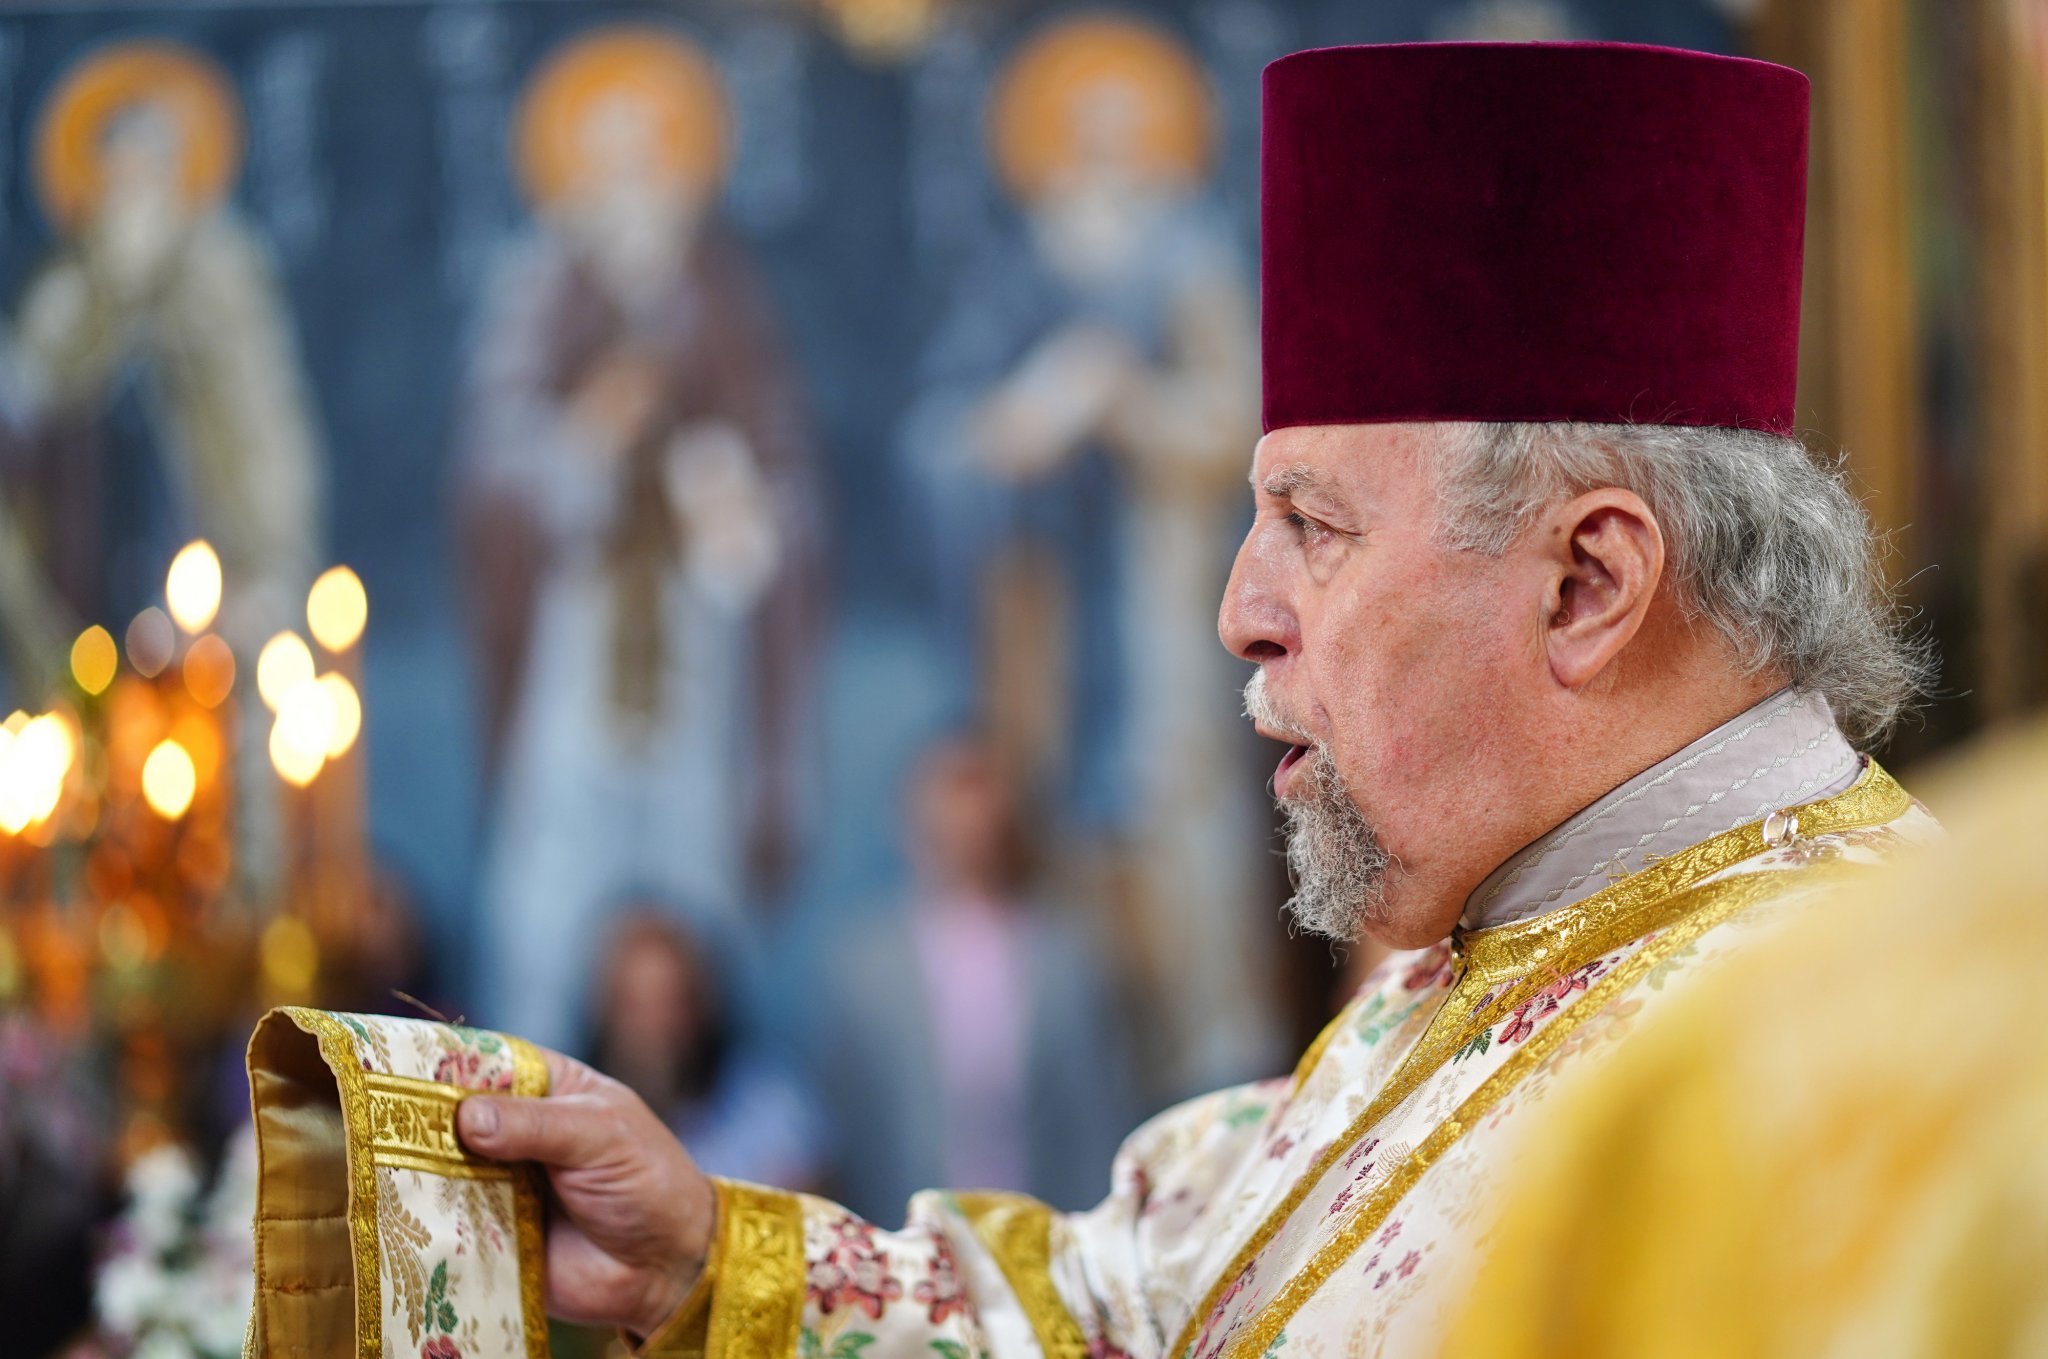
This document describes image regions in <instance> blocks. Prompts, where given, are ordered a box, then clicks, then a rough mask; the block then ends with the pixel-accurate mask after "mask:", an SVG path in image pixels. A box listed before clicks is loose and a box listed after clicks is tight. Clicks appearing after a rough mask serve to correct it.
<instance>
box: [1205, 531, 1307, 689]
mask: <svg viewBox="0 0 2048 1359" xmlns="http://www.w3.org/2000/svg"><path fill="white" fill-rule="evenodd" d="M1265 527H1266V526H1265V525H1263V524H1254V525H1253V526H1252V531H1251V532H1250V533H1249V534H1247V535H1245V540H1244V544H1243V545H1242V546H1241V547H1239V548H1238V550H1237V560H1236V561H1235V562H1233V563H1232V564H1231V567H1230V583H1229V584H1228V585H1226V586H1224V587H1223V607H1222V608H1221V609H1220V610H1218V611H1217V615H1216V634H1217V636H1219V637H1221V638H1222V639H1223V645H1224V647H1225V648H1226V649H1227V650H1228V651H1229V652H1230V654H1231V655H1233V656H1235V657H1237V658H1238V659H1239V660H1245V661H1253V662H1265V661H1272V660H1278V659H1279V658H1280V657H1282V656H1287V655H1291V654H1293V653H1294V652H1297V651H1299V650H1300V649H1301V629H1300V627H1299V625H1298V623H1297V621H1296V619H1295V616H1294V610H1293V609H1292V608H1290V607H1289V606H1288V603H1287V596H1286V592H1285V590H1284V589H1283V576H1284V572H1283V571H1282V570H1281V568H1280V566H1279V564H1278V563H1277V562H1274V561H1273V560H1271V559H1270V557H1269V556H1268V555H1267V554H1266V553H1265V552H1264V551H1262V550H1261V549H1262V548H1265V547H1266V546H1267V544H1266V543H1265V542H1264V541H1263V539H1264V536H1265V535H1264V533H1263V530H1264V528H1265Z"/></svg>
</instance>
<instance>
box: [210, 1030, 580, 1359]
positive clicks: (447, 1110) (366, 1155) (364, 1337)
mask: <svg viewBox="0 0 2048 1359" xmlns="http://www.w3.org/2000/svg"><path fill="white" fill-rule="evenodd" d="M373 1022H391V1023H413V1022H414V1021H409V1020H407V1021H376V1020H373ZM352 1023H355V1024H359V1023H360V1017H354V1016H342V1015H336V1014H331V1013H329V1012H327V1011H323V1010H311V1009H303V1008H300V1007H297V1006H287V1007H284V1008H281V1009H276V1010H272V1011H271V1012H270V1013H269V1014H268V1015H266V1016H264V1018H263V1020H262V1021H261V1023H259V1024H258V1025H257V1028H256V1032H255V1034H254V1035H253V1036H252V1037H251V1038H250V1041H249V1066H248V1069H249V1086H250V1097H251V1105H252V1110H253V1117H254V1122H255V1127H256V1139H257V1156H258V1164H259V1167H260V1168H259V1172H258V1175H257V1199H256V1212H255V1220H254V1230H255V1248H256V1268H255V1298H254V1302H253V1305H252V1307H251V1310H250V1315H249V1326H248V1331H247V1334H246V1338H245V1340H244V1343H243V1355H244V1359H264V1356H269V1355H292V1356H297V1357H298V1359H385V1355H386V1345H385V1335H384V1325H385V1318H386V1306H385V1305H386V1303H387V1301H388V1299H387V1298H386V1296H385V1293H384V1287H383V1285H384V1275H385V1268H384V1258H385V1244H384V1242H383V1241H382V1239H381V1236H380V1230H381V1229H380V1215H381V1214H382V1213H384V1212H387V1211H389V1210H391V1209H392V1207H393V1206H394V1205H392V1204H390V1203H387V1202H385V1201H384V1200H383V1198H382V1197H381V1196H382V1189H381V1187H380V1184H379V1181H378V1175H377V1172H378V1170H379V1169H380V1168H383V1169H393V1170H414V1171H419V1172H421V1173H423V1174H427V1175H434V1176H439V1177H441V1178H442V1179H445V1180H455V1181H488V1182H491V1183H492V1184H493V1185H494V1186H496V1185H498V1184H501V1183H502V1184H504V1185H505V1187H506V1191H507V1192H509V1194H510V1195H511V1202H512V1230H513V1235H514V1237H515V1239H516V1249H517V1260H518V1272H519V1299H518V1304H519V1322H520V1327H521V1339H522V1340H523V1342H524V1348H525V1352H526V1356H527V1359H546V1356H547V1352H548V1351H547V1345H548V1332H547V1313H546V1294H545V1283H544V1280H543V1278H542V1272H541V1271H542V1256H543V1253H544V1249H545V1243H544V1241H543V1240H542V1227H541V1220H542V1219H541V1213H542V1210H541V1199H540V1185H539V1179H538V1175H539V1172H538V1170H537V1169H536V1168H534V1167H530V1166H512V1165H505V1164H501V1163H498V1162H493V1161H487V1160H484V1159H482V1158H480V1157H477V1156H474V1155H472V1154H471V1153H470V1152H469V1151H468V1150H467V1149H465V1148H464V1147H463V1145H462V1142H461V1140H460V1138H459V1137H458V1136H457V1135H456V1131H455V1109H456V1106H457V1105H458V1104H460V1103H461V1102H462V1101H463V1100H464V1099H467V1098H468V1097H469V1096H470V1095H472V1094H475V1093H477V1092H476V1091H474V1090H470V1089H467V1088H464V1087H460V1086H455V1085H450V1084H447V1083H444V1082H441V1081H432V1080H422V1079H419V1078H416V1077H411V1076H400V1075H394V1074H391V1073H388V1072H382V1071H375V1070H368V1069H366V1068H365V1066H364V1051H363V1049H362V1048H361V1047H359V1045H358V1036H357V1031H356V1030H352V1029H351V1027H350V1025H351V1024H352ZM501 1037H502V1038H503V1041H504V1043H505V1045H506V1047H507V1049H508V1050H509V1052H510V1054H511V1061H512V1079H511V1084H510V1088H509V1089H508V1090H506V1091H505V1093H507V1094H512V1095H521V1096H527V1097H537V1096H540V1095H545V1094H546V1093H547V1091H548V1071H547V1064H546V1062H545V1060H544V1059H543V1058H542V1057H541V1054H540V1051H539V1049H537V1048H535V1047H533V1046H532V1045H531V1044H528V1043H526V1042H524V1041H522V1040H520V1039H517V1038H512V1037H509V1036H502V1035H501ZM399 1347H400V1348H406V1346H404V1345H400V1346H399Z"/></svg>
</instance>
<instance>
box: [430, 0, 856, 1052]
mask: <svg viewBox="0 0 2048 1359" xmlns="http://www.w3.org/2000/svg"><path fill="white" fill-rule="evenodd" d="M514 145H515V149H516V155H517V160H518V166H519V170H520V174H521V177H522V179H523V181H524V186H525V189H526V191H527V193H528V195H529V197H530V200H531V202H532V204H533V208H534V219H535V220H534V229H533V230H532V231H531V232H530V233H529V234H528V235H527V236H526V238H525V239H522V240H520V241H518V242H517V243H515V244H514V245H513V246H512V247H510V248H509V249H508V251H507V255H506V258H505V259H504V261H503V262H502V264H501V266H500V269H499V272H498V274H497V276H496V277H495V278H494V280H493V281H492V284H491V286H490V288H489V290H488V295H487V299H486V310H485V315H484V318H483V325H482V330H481V333H480V335H479V337H478V340H477V344H476V348H475V351H474V355H473V361H472V364H471V370H470V375H469V379H468V387H467V390H466V392H465V393H464V398H463V401H462V412H461V417H460V424H459V438H460V441H461V446H460V450H459V458H460V470H459V472H458V478H459V482H460V491H459V499H460V516H461V520H462V524H461V528H462V539H463V551H464V555H465V558H466V566H467V570H468V573H469V575H470V578H471V581H472V583H473V586H474V590H473V595H472V602H471V608H472V611H473V617H474V621H475V624H476V633H477V643H478V650H479V660H480V672H481V674H480V681H481V684H482V688H483V717H484V723H485V735H486V740H487V752H488V759H489V767H490V771H491V776H492V819H491V824H490V826H489V829H488V837H487V844H486V847H485V861H484V867H483V877H482V888H481V890H482V894H483V895H482V900H483V918H484V919H485V920H486V921H487V922H488V924H487V927H486V928H487V932H488V935H489V937H488V938H487V939H486V940H485V941H484V945H485V953H486V957H487V960H488V961H487V965H486V971H485V976H484V996H485V1002H486V1005H487V1007H488V1013H489V1014H490V1016H491V1017H492V1019H493V1021H494V1022H498V1023H501V1024H504V1025H507V1026H510V1027H513V1028H516V1029H518V1030H519V1031H520V1032H522V1033H526V1034H531V1035H533V1036H534V1037H535V1038H536V1039H537V1040H538V1041H541V1042H545V1043H550V1044H555V1045H565V1044H573V1043H574V1042H575V1040H576V1038H577V1037H578V1035H577V1034H576V1032H575V1026H576V1022H577V1016H578V1009H577V1006H578V1003H579V1000H580V997H579V995H578V991H579V988H580V986H581V985H582V984H583V981H584V978H585V976H586V974H587V972H588V970H589V966H590V963H591V958H592V953H593V950H594V947H595V944H594V941H595V940H596V939H598V938H599V937H601V935H602V932H603V931H602V928H601V924H602V917H603V916H604V915H605V914H606V913H607V912H608V911H609V910H610V909H611V908H612V907H614V906H615V905H617V904H618V903H620V902H621V901H622V900H624V899H625V898H627V897H629V896H631V897H634V898H636V899H638V900H643V901H644V900H658V901H662V902H664V903H667V904H668V905H670V906H672V907H674V908H676V909H679V910H684V911H688V912H690V913H692V914H694V915H695V916H696V917H697V918H698V919H699V921H700V922H702V921H710V922H714V923H715V922H723V923H725V924H730V923H732V922H734V921H736V920H738V919H740V918H741V914H742V912H743V910H744V909H745V908H746V907H747V906H749V905H750V904H755V903H758V902H760V901H762V900H763V899H764V897H765V896H766V895H767V894H769V893H771V892H772V890H773V889H774V887H775V886H776V880H777V878H778V876H779V875H780V874H781V873H783V872H786V870H787V868H788V867H789V863H790V856H791V853H792V843H793V832H794V825H795V819H796V816H797V814H798V807H797V803H798V797H799V793H800V791H801V787H802V785H803V783H804V780H803V779H802V777H801V775H800V772H799V763H798V736H799V732H798V725H799V723H800V722H801V720H802V716H803V712H804V695H803V693H802V692H801V688H802V680H803V677H804V676H805V675H807V674H808V673H809V672H810V670H811V668H812V667H811V666H810V665H809V664H808V663H807V659H806V658H807V656H808V654H809V653H810V651H811V650H812V647H813V643H814V639H815V636H816V633H817V625H816V618H815V611H816V580H817V575H818V562H819V525H818V521H817V514H816V511H815V498H814V494H813V489H812V486H811V481H810V479H811V476H812V469H811V461H810V459H811V453H810V448H809V445H808V438H807V433H806V430H805V429H804V427H803V425H802V423H801V417H800V415H799V412H800V409H801V401H800V399H799V395H798V392H797V386H796V381H795V377H794V375H793V373H792V372H791V370H790V367H789V365H788V363H787V361H786V360H785V358H784V356H783V353H782V350H781V346H780V343H779V340H778V338H777V335H776V327H775V325H774V323H773V318H772V316H771V314H770V308H769V304H768V301H767V298H766V297H765V295H764V293H763V291H762V289H761V288H760V286H759V285H758V284H757V283H756V282H755V280H754V275H753V271H752V270H751V268H750V267H749V261H748V259H747V257H746V254H745V252H744V251H743V250H742V248H741V247H740V245H739V244H738V243H737V242H736V241H735V240H734V239H732V237H731V236H730V235H728V234H727V233H726V232H725V231H724V230H723V229H721V227H720V225H719V223H718V222H717V220H716V216H715V212H714V205H715V202H716V198H717V190H718V185H719V182H720V177H721V174H722V171H723V169H724V166H725V159H726V155H727V146H728V138H727V112H726V102H725V98H724V94H723V91H722V87H721V83H720V80H719V77H718V74H717V72H716V70H715V69H714V68H713V66H712V65H711V63H710V61H709V60H708V59H707V58H706V57H705V55H704V54H703V53H702V52H701V51H700V50H699V49H698V48H697V47H696V46H695V45H694V44H692V43H690V42H689V41H688V40H686V39H684V38H683V37H681V36H680V35H678V34H676V33H675V32H674V31H672V30H670V29H667V28H662V27H656V26H652V25H622V26H616V27H606V28H601V29H597V30H594V31H591V32H589V33H586V34H584V35H582V36H580V37H578V38H575V39H572V40H571V41H570V42H569V43H568V44H567V45H566V46H564V47H563V48H561V49H559V50H558V51H557V52H555V53H554V54H553V55H552V56H551V57H550V58H549V59H548V60H547V61H546V62H545V63H544V64H543V66H542V67H541V69H540V70H539V72H538V73H537V74H536V75H535V76H534V77H533V79H532V81H531V83H530V84H529V86H528V88H527V91H526V93H525V95H524V97H523V103H522V106H521V109H520V111H519V114H518V119H517V126H516V129H515V137H514Z"/></svg>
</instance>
